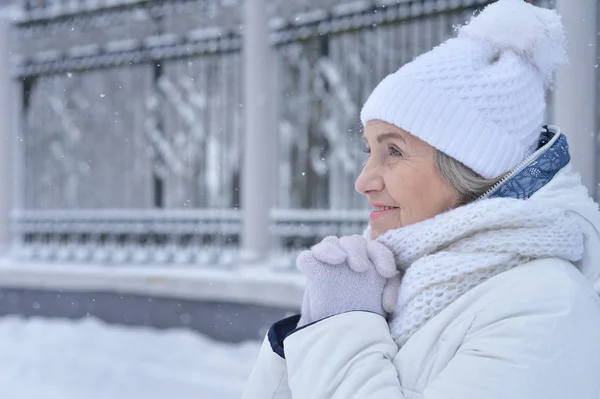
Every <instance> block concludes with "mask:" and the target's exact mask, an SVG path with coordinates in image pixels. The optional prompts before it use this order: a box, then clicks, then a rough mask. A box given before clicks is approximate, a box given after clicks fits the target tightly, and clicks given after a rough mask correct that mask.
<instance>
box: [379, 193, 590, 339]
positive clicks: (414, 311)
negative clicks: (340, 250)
mask: <svg viewBox="0 0 600 399" xmlns="http://www.w3.org/2000/svg"><path fill="white" fill-rule="evenodd" d="M378 241H380V242H381V243H383V244H384V245H385V246H387V247H388V248H389V249H391V250H392V252H393V253H394V256H395V259H396V266H397V267H398V269H399V270H403V271H405V274H404V277H403V279H402V283H401V285H400V289H399V296H398V302H397V307H396V310H395V312H394V314H393V315H392V318H391V320H390V329H391V333H392V337H393V338H394V340H395V342H396V343H397V344H398V345H399V346H403V345H404V344H405V343H406V342H407V341H408V339H409V338H410V337H411V336H412V335H413V334H414V333H415V332H416V331H418V330H419V329H420V328H421V327H423V325H424V324H425V323H426V322H427V321H428V320H430V319H431V318H433V317H435V315H437V314H438V313H439V312H441V311H442V310H443V309H445V308H446V307H447V306H448V305H450V304H451V303H452V302H454V301H455V300H456V299H457V298H459V297H460V296H461V295H463V294H464V293H465V292H467V291H469V290H471V289H472V288H474V287H476V286H478V285H479V284H481V283H483V282H484V281H486V280H488V279H489V278H491V277H493V276H496V275H498V274H500V273H502V272H504V271H507V270H510V269H512V268H513V267H516V266H518V265H521V264H523V263H526V262H528V261H532V260H535V259H539V258H545V257H558V258H561V259H565V260H568V261H572V262H577V261H579V260H580V259H581V258H582V254H583V251H584V240H583V233H582V230H581V227H580V225H579V224H578V222H577V221H576V220H575V219H573V218H572V217H571V216H569V215H567V213H566V212H565V211H563V210H561V209H557V208H552V207H546V206H543V204H539V203H537V202H536V201H533V200H527V201H521V200H514V199H506V198H498V199H488V200H483V201H479V202H475V203H472V204H469V205H466V206H462V207H459V208H456V209H453V210H451V211H448V212H446V213H443V214H440V215H438V216H436V217H435V218H433V219H428V220H426V221H424V222H421V223H417V224H414V225H409V226H406V227H403V228H401V229H397V230H392V231H388V232H387V233H385V234H384V235H383V236H381V237H380V238H379V239H378Z"/></svg>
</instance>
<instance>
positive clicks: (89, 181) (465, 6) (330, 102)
mask: <svg viewBox="0 0 600 399" xmlns="http://www.w3.org/2000/svg"><path fill="white" fill-rule="evenodd" d="M489 2H490V1H484V0H401V1H355V2H337V1H333V0H328V1H325V2H323V1H321V2H319V3H318V4H317V3H314V4H313V2H308V1H305V2H283V1H278V2H275V1H273V2H271V3H269V4H270V12H271V23H270V32H271V36H270V40H271V44H272V46H273V50H274V52H275V54H276V62H277V66H276V67H277V68H276V76H274V79H276V80H277V88H278V90H277V96H278V102H277V103H278V107H277V109H276V110H274V112H277V113H278V118H277V119H278V126H277V133H278V152H277V153H276V154H273V156H274V157H276V158H277V164H278V165H279V168H278V179H277V181H275V182H273V184H274V185H276V186H277V188H278V190H277V192H278V194H277V198H276V201H275V203H276V210H275V211H273V212H272V215H271V226H272V233H273V235H274V237H275V239H276V240H277V243H276V246H275V248H277V249H276V251H275V252H276V253H282V254H286V253H293V252H294V251H296V250H298V249H299V248H302V247H304V246H307V245H310V244H311V243H313V242H314V241H316V240H318V239H319V238H321V237H324V236H326V235H330V234H351V233H360V232H361V231H362V229H363V228H364V225H365V222H366V212H365V207H366V202H365V200H364V199H363V198H361V196H360V195H358V194H357V193H355V192H354V179H355V177H356V176H357V175H358V173H359V171H360V169H361V167H362V163H363V161H364V157H365V155H364V154H362V152H361V149H360V147H361V146H360V144H359V143H360V140H361V139H360V134H361V133H360V124H359V121H358V115H359V111H360V106H361V105H362V103H363V102H364V100H365V99H366V96H367V95H368V94H369V93H370V91H371V90H372V89H373V88H374V87H375V85H376V84H377V82H378V81H379V80H381V79H382V78H383V77H384V76H385V75H387V74H388V73H390V72H392V71H394V70H395V69H397V68H398V67H400V66H401V65H403V64H404V63H406V62H409V61H410V60H412V59H413V58H414V57H415V56H417V55H418V54H420V53H422V52H424V51H427V50H428V49H430V48H432V47H434V46H435V45H437V44H438V43H440V42H441V41H443V40H444V39H445V38H447V37H449V36H450V35H451V34H452V32H453V27H454V26H455V25H457V24H461V23H464V22H465V21H466V20H467V19H468V18H469V17H470V15H471V14H472V13H473V12H474V10H476V9H477V8H478V7H480V6H482V5H484V4H487V3H489ZM540 3H544V4H546V5H550V2H540ZM240 4H241V2H239V1H237V0H230V1H225V0H223V1H208V0H170V1H166V0H152V1H148V0H106V1H90V0H86V1H77V0H69V1H58V0H56V1H43V0H38V1H35V0H26V1H24V2H22V15H21V18H20V19H19V21H18V22H17V23H16V25H15V35H16V39H17V41H18V47H17V49H18V53H19V57H18V62H17V63H16V65H15V74H16V75H17V76H18V77H19V78H20V79H21V80H22V95H23V98H24V101H23V108H22V112H21V117H22V121H23V123H22V128H23V130H24V135H23V136H24V143H23V147H22V150H23V159H24V160H25V161H24V162H25V164H24V172H23V179H24V182H23V195H22V198H23V199H24V200H23V202H24V203H23V204H20V207H19V211H18V212H17V213H16V214H15V216H14V219H13V223H14V230H15V233H16V235H17V240H16V245H15V249H14V253H15V254H16V255H17V256H18V257H20V258H24V259H37V260H44V261H77V262H108V263H141V264H142V263H143V264H163V263H182V264H183V263H185V264H222V265H227V264H233V263H235V262H238V261H239V254H238V252H237V245H238V244H239V239H240V238H239V235H240V225H241V223H242V220H241V214H240V213H239V211H238V209H239V207H240V174H241V173H242V172H243V171H242V170H241V164H240V162H241V161H240V160H241V159H242V157H244V156H252V154H247V153H244V148H243V146H242V140H241V139H242V137H243V134H244V126H243V121H242V108H243V104H242V101H243V100H242V93H241V89H242V81H241V79H242V76H241V65H242V55H241V45H242V40H241V29H240V21H241V15H240V10H241V6H240ZM307 10H309V11H307ZM284 258H285V256H284ZM281 259H283V258H281ZM282 263H283V264H285V265H288V264H289V263H290V262H289V260H287V259H285V260H283V261H282Z"/></svg>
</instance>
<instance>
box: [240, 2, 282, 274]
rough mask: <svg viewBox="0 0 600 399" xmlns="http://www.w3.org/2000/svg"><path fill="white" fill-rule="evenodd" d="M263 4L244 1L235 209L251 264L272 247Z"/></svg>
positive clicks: (272, 136) (272, 134)
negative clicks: (238, 192) (238, 193)
mask: <svg viewBox="0 0 600 399" xmlns="http://www.w3.org/2000/svg"><path fill="white" fill-rule="evenodd" d="M268 34H269V28H268V17H267V10H266V0H245V1H244V40H243V57H244V58H243V59H244V73H243V79H244V140H243V143H244V146H243V157H244V160H243V161H244V162H243V170H242V171H241V173H242V187H241V189H242V193H241V200H242V201H241V202H242V204H241V206H242V215H243V229H242V237H241V238H242V256H243V258H244V259H245V260H247V261H250V262H256V261H260V260H263V259H265V258H266V257H267V255H268V253H269V249H270V247H271V243H272V237H271V234H270V233H269V225H270V223H269V213H270V211H271V208H272V207H273V203H274V196H275V192H274V190H273V188H274V186H275V181H276V180H275V179H276V177H277V173H276V172H275V171H276V168H275V165H274V161H273V160H274V159H275V151H276V148H277V147H276V140H277V135H276V131H275V130H274V126H275V124H274V123H273V118H275V117H276V115H275V108H274V106H273V105H274V101H273V98H272V92H273V91H272V86H271V82H270V81H271V80H272V79H273V76H274V75H273V74H274V69H275V68H274V67H273V58H272V54H271V47H270V45H269V40H268Z"/></svg>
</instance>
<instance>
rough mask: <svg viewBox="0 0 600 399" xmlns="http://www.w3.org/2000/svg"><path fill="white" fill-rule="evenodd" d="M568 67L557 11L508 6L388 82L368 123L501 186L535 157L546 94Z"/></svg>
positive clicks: (488, 11)
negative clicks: (403, 134)
mask: <svg viewBox="0 0 600 399" xmlns="http://www.w3.org/2000/svg"><path fill="white" fill-rule="evenodd" d="M566 62H567V54H566V51H565V34H564V31H563V28H562V24H561V19H560V16H559V15H558V14H557V13H556V12H555V11H554V10H549V9H543V8H540V7H535V6H533V5H531V4H528V3H526V2H525V1H523V0H500V1H498V2H496V3H493V4H491V5H489V6H487V7H486V8H485V9H484V10H483V11H482V12H481V13H480V14H478V15H477V16H475V17H474V18H473V19H472V20H471V21H470V22H469V23H468V24H467V25H465V26H463V27H462V28H459V29H458V37H456V38H453V39H449V40H447V41H446V42H444V43H442V44H441V45H440V46H438V47H436V48H434V49H433V50H431V51H429V52H428V53H425V54H422V55H421V56H419V57H417V58H416V59H415V60H414V61H412V62H410V63H408V64H406V65H404V66H403V67H402V68H400V69H399V70H398V71H396V72H395V73H393V74H391V75H389V76H387V77H386V78H385V79H383V80H382V81H381V83H379V85H378V86H377V87H376V88H375V90H374V91H373V93H371V95H370V96H369V98H368V99H367V102H366V103H365V105H364V107H363V109H362V112H361V120H362V123H363V125H366V123H367V122H368V121H369V120H374V119H377V120H382V121H385V122H388V123H391V124H394V125H396V126H398V127H400V128H402V129H404V130H406V131H408V132H409V133H411V134H413V135H414V136H417V137H419V138H420V139H421V140H424V141H425V142H427V143H429V144H430V145H432V146H433V147H435V148H437V149H438V150H440V151H442V152H444V153H446V154H447V155H449V156H451V157H452V158H454V159H456V160H458V161H460V162H462V163H463V164H465V165H467V166H468V167H470V168H471V169H473V170H474V171H475V172H477V173H479V174H480V175H481V176H483V177H485V178H495V177H498V176H500V175H502V174H503V173H505V172H507V171H509V170H511V169H512V168H514V167H515V166H516V165H517V164H518V163H519V162H521V161H523V160H524V159H525V158H526V157H527V156H528V155H530V154H531V153H532V152H533V151H534V150H535V146H536V144H537V141H538V137H539V134H540V132H541V128H542V122H543V118H544V113H545V108H546V103H545V91H546V89H547V88H552V86H553V76H554V72H555V71H556V69H557V68H558V66H560V65H561V64H564V63H566Z"/></svg>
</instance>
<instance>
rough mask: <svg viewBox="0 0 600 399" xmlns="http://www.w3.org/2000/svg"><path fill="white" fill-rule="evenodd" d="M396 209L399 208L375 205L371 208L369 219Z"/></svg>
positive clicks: (377, 217)
mask: <svg viewBox="0 0 600 399" xmlns="http://www.w3.org/2000/svg"><path fill="white" fill-rule="evenodd" d="M398 209H399V208H397V207H394V206H376V207H374V208H373V212H371V215H370V219H371V221H373V220H375V219H379V218H380V217H383V216H385V215H387V214H388V213H391V212H394V211H396V210H398Z"/></svg>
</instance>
